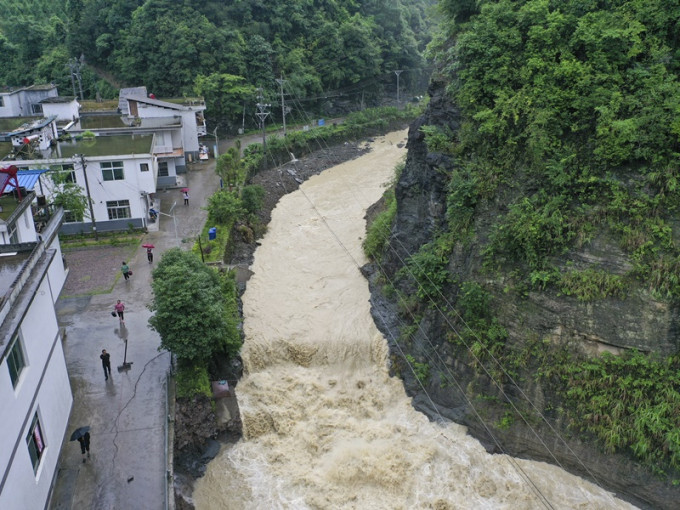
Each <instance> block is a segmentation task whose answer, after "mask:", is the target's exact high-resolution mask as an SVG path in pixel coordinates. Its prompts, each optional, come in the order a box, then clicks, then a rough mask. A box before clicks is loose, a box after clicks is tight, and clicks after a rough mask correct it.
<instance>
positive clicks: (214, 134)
mask: <svg viewBox="0 0 680 510" xmlns="http://www.w3.org/2000/svg"><path fill="white" fill-rule="evenodd" d="M213 136H214V137H215V159H217V156H218V154H217V147H218V146H219V144H218V141H217V128H215V130H214V131H213Z"/></svg>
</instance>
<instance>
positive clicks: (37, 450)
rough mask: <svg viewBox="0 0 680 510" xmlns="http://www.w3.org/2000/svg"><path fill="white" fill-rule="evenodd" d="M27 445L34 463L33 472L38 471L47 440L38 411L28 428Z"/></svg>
mask: <svg viewBox="0 0 680 510" xmlns="http://www.w3.org/2000/svg"><path fill="white" fill-rule="evenodd" d="M26 445H27V446H28V455H29V456H30V457H31V464H33V472H34V473H37V472H38V466H40V459H41V458H42V456H43V452H44V451H45V440H44V439H43V432H42V427H41V426H40V420H39V419H38V413H37V412H36V413H35V416H34V417H33V421H32V422H31V427H30V428H29V429H28V434H27V435H26Z"/></svg>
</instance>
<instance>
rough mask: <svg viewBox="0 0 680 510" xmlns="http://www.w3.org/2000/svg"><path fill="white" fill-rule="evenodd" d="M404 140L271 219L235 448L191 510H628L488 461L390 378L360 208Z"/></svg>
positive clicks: (260, 253) (389, 140)
mask: <svg viewBox="0 0 680 510" xmlns="http://www.w3.org/2000/svg"><path fill="white" fill-rule="evenodd" d="M406 135H407V132H406V131H399V132H395V133H391V134H389V135H387V136H385V137H382V138H378V139H376V140H375V141H374V142H373V143H372V144H371V147H372V150H371V152H370V153H368V154H366V155H364V156H362V157H360V158H358V159H355V160H352V161H349V162H347V163H344V164H341V165H339V166H336V167H333V168H331V169H329V170H326V171H325V172H323V173H322V174H320V175H318V176H315V177H312V178H311V179H309V180H308V181H306V182H305V183H304V184H303V185H302V186H301V187H300V189H299V190H297V191H295V192H293V193H291V194H288V195H286V196H284V197H283V198H282V199H281V200H280V202H279V204H278V205H277V207H276V209H275V210H274V211H273V212H272V220H271V223H270V225H269V228H268V231H267V234H266V235H265V237H264V238H263V239H262V242H261V245H260V246H259V247H258V249H257V251H256V252H255V258H254V263H253V265H252V267H251V270H252V271H253V273H254V274H253V276H252V277H251V279H250V280H249V281H248V284H247V289H246V292H245V293H244V295H243V314H244V331H245V337H246V338H245V343H244V345H243V348H242V356H243V361H244V367H245V374H244V377H243V378H242V380H241V381H240V382H239V384H238V386H237V388H236V393H237V396H238V400H239V406H240V410H241V415H242V420H243V439H241V440H240V441H238V442H237V443H236V444H233V445H225V446H223V447H222V450H221V451H220V453H219V455H218V456H217V457H216V458H215V459H214V460H213V461H212V462H211V463H210V464H209V465H208V469H207V472H206V474H205V476H204V477H202V478H200V479H199V480H197V482H196V486H195V489H194V495H193V496H194V501H195V505H196V508H197V510H218V509H220V510H221V509H323V510H327V509H371V510H372V509H376V510H379V509H385V510H387V509H389V510H394V509H404V510H406V509H436V510H448V509H513V510H517V509H536V508H559V509H572V508H573V509H628V508H634V507H632V506H631V505H629V504H628V503H625V502H623V501H621V500H618V499H616V498H614V497H613V496H612V495H611V494H609V493H608V492H606V491H604V490H602V489H600V488H599V487H597V486H595V485H593V484H591V483H589V482H586V481H584V480H582V479H580V478H578V477H576V476H573V475H570V474H569V473H567V472H565V471H563V470H561V469H559V468H557V467H555V466H552V465H549V464H545V463H541V462H533V461H525V460H519V459H513V458H510V457H507V456H504V455H490V454H488V453H487V452H486V451H485V450H484V448H482V446H481V445H480V444H479V442H478V441H477V440H475V439H473V438H472V437H470V436H468V435H467V434H466V430H465V427H462V426H460V425H457V424H455V423H444V424H438V423H432V422H429V421H428V420H427V418H426V417H425V416H424V415H422V414H421V413H419V412H417V411H415V410H414V409H413V408H412V407H411V402H410V398H409V397H408V396H407V395H406V394H405V392H404V388H403V385H402V383H401V381H400V380H399V379H396V378H394V377H390V376H389V374H388V347H387V342H386V340H385V339H384V338H383V336H382V335H381V333H380V332H379V331H378V330H377V328H376V326H375V324H374V323H373V320H372V317H371V314H370V305H369V290H368V284H367V282H366V280H365V279H364V277H363V276H362V275H361V273H360V271H359V267H360V266H361V265H363V264H364V263H366V260H365V257H364V255H363V253H362V250H361V242H362V240H363V238H364V237H365V229H366V225H365V220H364V215H365V212H366V209H367V208H368V207H369V206H370V205H372V204H373V203H375V202H376V201H377V200H378V199H379V198H380V197H381V195H382V193H383V192H384V191H385V189H386V187H387V186H388V184H389V183H390V181H391V180H392V179H393V176H394V168H395V166H396V164H397V163H398V162H399V161H400V160H402V158H403V157H404V156H405V154H406V148H405V142H406Z"/></svg>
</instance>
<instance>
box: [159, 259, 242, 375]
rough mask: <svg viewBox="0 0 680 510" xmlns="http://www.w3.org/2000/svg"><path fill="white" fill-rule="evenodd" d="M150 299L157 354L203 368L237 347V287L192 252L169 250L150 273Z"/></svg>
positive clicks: (238, 338) (232, 351) (233, 351)
mask: <svg viewBox="0 0 680 510" xmlns="http://www.w3.org/2000/svg"><path fill="white" fill-rule="evenodd" d="M152 276H153V282H152V288H153V293H154V297H153V300H152V302H151V304H150V305H149V309H150V310H151V311H153V312H155V313H154V315H153V316H152V317H151V318H150V319H149V324H150V326H151V328H152V329H153V330H154V331H157V332H158V333H159V334H160V336H161V345H160V347H159V349H167V350H169V351H170V352H172V353H173V354H174V355H175V356H177V359H178V361H179V362H180V363H193V364H199V363H206V362H207V361H208V360H209V359H210V358H211V357H212V356H213V355H214V354H216V353H224V354H227V355H234V354H236V352H237V351H238V349H239V347H240V343H241V341H240V334H239V331H238V328H237V319H238V308H237V307H236V308H235V305H234V303H235V301H236V295H235V286H233V285H231V284H229V283H228V282H227V281H226V280H228V279H229V278H230V276H228V275H226V276H225V275H220V274H219V273H218V272H217V271H216V270H214V269H212V268H210V267H208V266H206V265H204V264H203V263H201V261H200V259H198V258H197V257H196V256H195V255H194V254H193V253H191V252H185V251H182V250H180V249H179V248H173V249H171V250H168V251H166V252H165V253H164V254H163V257H162V258H161V260H160V262H159V264H158V266H157V267H156V268H155V269H154V270H153V273H152Z"/></svg>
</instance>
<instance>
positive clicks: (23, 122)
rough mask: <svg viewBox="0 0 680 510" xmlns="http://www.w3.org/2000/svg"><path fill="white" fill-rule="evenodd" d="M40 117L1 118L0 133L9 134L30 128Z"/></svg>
mask: <svg viewBox="0 0 680 510" xmlns="http://www.w3.org/2000/svg"><path fill="white" fill-rule="evenodd" d="M41 119H42V117H2V118H0V133H10V132H12V131H15V130H17V129H20V128H22V127H23V126H30V125H31V124H33V123H34V122H37V121H39V120H41Z"/></svg>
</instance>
